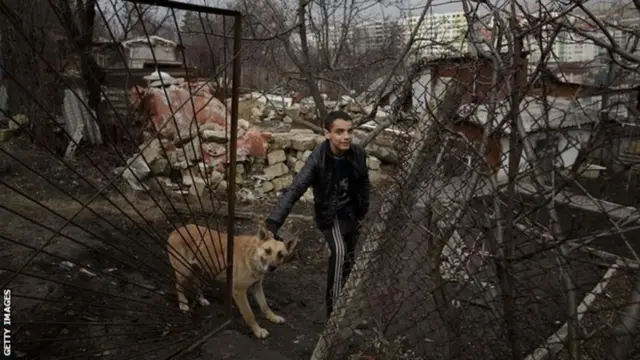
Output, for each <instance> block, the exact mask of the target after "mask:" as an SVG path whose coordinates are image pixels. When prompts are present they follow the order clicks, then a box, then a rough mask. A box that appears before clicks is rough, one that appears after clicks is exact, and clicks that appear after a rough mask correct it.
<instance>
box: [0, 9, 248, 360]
mask: <svg viewBox="0 0 640 360" xmlns="http://www.w3.org/2000/svg"><path fill="white" fill-rule="evenodd" d="M143 3H144V2H124V1H122V2H120V1H111V2H109V1H107V2H92V1H89V2H86V3H85V2H77V3H73V2H69V1H59V2H47V1H35V2H30V3H28V4H27V3H24V2H20V1H3V2H2V4H0V24H1V25H0V34H1V35H0V36H1V44H2V56H3V66H2V74H1V75H2V78H1V83H0V86H1V87H2V88H3V90H4V91H5V95H6V96H5V99H4V100H6V103H5V104H4V106H3V107H2V109H1V110H2V113H1V114H0V131H1V132H2V141H3V144H2V146H1V147H0V152H1V155H0V161H1V163H2V166H1V170H2V174H1V175H0V184H1V185H2V187H3V190H2V191H1V192H0V193H1V194H2V195H0V197H1V198H2V200H0V213H1V215H0V219H1V220H0V222H1V225H0V227H1V228H2V233H1V234H0V243H1V245H0V246H1V247H2V256H1V258H2V260H1V261H0V284H1V288H2V289H3V295H4V304H5V308H4V310H5V315H4V322H3V330H4V342H3V344H4V347H3V350H4V351H3V353H4V355H8V356H10V357H11V356H13V358H27V359H36V358H42V357H43V356H44V357H46V358H55V359H71V358H89V357H94V356H98V357H101V358H105V359H111V358H113V359H116V358H117V359H122V358H123V357H129V358H135V359H165V358H173V357H176V356H181V355H184V353H185V351H188V350H189V349H191V348H193V346H194V344H196V343H197V342H198V341H199V339H201V338H203V337H205V336H209V335H211V334H212V332H214V331H216V330H218V329H219V328H221V327H223V326H224V325H226V324H228V323H229V316H230V309H231V308H230V306H231V300H230V298H229V296H226V295H225V294H227V288H226V287H225V285H224V283H219V285H218V289H217V290H218V291H217V292H216V293H214V294H213V296H209V298H210V299H212V305H211V306H210V307H208V308H207V310H202V308H201V307H198V306H195V311H194V312H192V313H191V314H189V313H184V312H182V311H180V310H179V301H178V299H177V297H176V295H175V290H174V289H175V281H176V276H178V275H179V274H177V273H176V271H174V268H173V267H172V266H171V263H170V262H169V258H168V252H169V251H170V250H171V249H170V248H171V246H168V245H167V238H168V234H169V233H170V232H172V231H175V230H176V229H179V228H181V227H183V226H185V224H189V223H194V222H196V223H199V224H201V225H204V226H206V227H208V228H209V229H210V230H209V231H210V232H211V233H218V234H223V235H222V236H224V233H227V232H229V229H231V233H233V229H234V220H233V216H232V217H230V218H225V217H224V216H222V215H219V214H223V215H224V214H226V213H227V211H229V210H230V211H231V213H233V212H234V210H233V209H234V205H233V204H234V202H235V195H234V196H232V197H228V196H227V195H228V193H232V194H234V189H235V182H234V181H233V180H231V181H229V182H227V180H228V179H229V178H230V179H233V176H234V175H235V163H236V162H235V156H237V151H236V148H237V145H236V138H237V101H238V94H237V85H238V84H237V76H238V74H237V73H238V72H239V71H240V68H239V66H238V64H239V61H238V60H237V58H238V51H239V36H236V39H235V41H234V34H235V35H239V34H238V32H237V31H236V32H235V33H234V21H235V23H236V24H237V25H238V24H239V18H240V13H234V12H231V11H222V10H219V9H218V10H217V9H213V8H210V7H205V6H194V5H189V4H186V5H184V4H179V3H172V2H166V6H154V5H146V4H143ZM185 19H187V20H186V21H185ZM183 30H184V32H183ZM193 43H197V44H199V47H198V48H199V49H206V54H207V55H206V56H203V57H198V58H197V59H196V60H197V61H198V62H197V63H195V61H194V60H190V59H192V58H193V56H191V55H187V54H186V50H185V49H186V46H185V44H193ZM232 80H236V81H235V82H236V83H235V84H234V87H233V89H236V91H235V93H232V86H231V84H232V82H233V81H232ZM232 95H233V96H232ZM234 97H235V98H234ZM7 98H8V99H7ZM227 99H228V102H229V104H228V106H227V104H226V102H227ZM232 112H235V115H234V116H232ZM205 130H208V131H209V134H208V135H209V136H205ZM211 132H214V133H215V134H214V135H215V140H213V139H212V137H213V136H212V135H211V134H210V133H211ZM34 144H35V145H36V146H37V148H36V149H34V147H33V145H34ZM212 214H213V215H212ZM211 233H210V234H211ZM187 234H188V235H189V236H188V237H189V238H188V239H187V238H186V237H185V238H184V241H185V242H186V243H187V244H188V247H189V248H192V251H196V246H199V245H196V244H197V242H196V239H198V237H199V236H202V235H203V234H196V233H181V235H183V236H185V235H187ZM207 250H209V249H207ZM226 250H227V246H223V248H220V249H214V250H213V251H214V252H218V251H219V252H221V253H223V254H225V256H224V257H223V258H226ZM230 250H231V251H232V247H230ZM207 255H208V256H213V254H204V256H207ZM176 259H177V260H176V261H182V262H184V261H186V260H185V259H180V258H179V257H178V256H177V257H176ZM216 259H217V257H216ZM226 268H227V267H226V263H222V264H217V265H216V266H215V268H214V269H203V270H205V271H203V272H201V273H196V274H195V275H194V276H195V277H196V278H199V279H200V280H204V281H201V282H200V284H202V285H200V286H203V285H204V291H205V294H206V295H209V294H210V293H211V290H212V289H211V287H210V286H207V285H210V284H215V283H214V282H213V278H214V277H215V276H216V275H220V273H222V272H226V271H227V270H226ZM206 270H210V271H206ZM214 290H215V288H214ZM197 291H201V289H194V294H195V293H197ZM187 296H188V297H189V296H190V297H189V299H190V300H189V304H188V305H191V307H192V308H193V307H194V303H195V301H196V300H195V297H194V295H192V294H190V293H189V292H187ZM214 300H215V301H214ZM45 354H46V355H45Z"/></svg>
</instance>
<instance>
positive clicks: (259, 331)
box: [253, 326, 269, 339]
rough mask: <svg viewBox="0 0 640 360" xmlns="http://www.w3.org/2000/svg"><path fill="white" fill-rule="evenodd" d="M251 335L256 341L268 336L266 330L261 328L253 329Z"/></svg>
mask: <svg viewBox="0 0 640 360" xmlns="http://www.w3.org/2000/svg"><path fill="white" fill-rule="evenodd" d="M253 334H254V335H255V336H256V337H257V338H258V339H264V338H266V337H267V336H269V332H268V331H267V329H263V328H261V327H259V326H258V327H256V328H255V329H253Z"/></svg>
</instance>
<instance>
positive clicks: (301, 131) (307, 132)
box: [289, 129, 315, 135]
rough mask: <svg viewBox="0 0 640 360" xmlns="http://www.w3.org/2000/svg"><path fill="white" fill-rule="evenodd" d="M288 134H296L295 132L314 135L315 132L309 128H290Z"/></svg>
mask: <svg viewBox="0 0 640 360" xmlns="http://www.w3.org/2000/svg"><path fill="white" fill-rule="evenodd" d="M289 134H291V135H297V134H308V135H315V133H314V132H313V130H311V129H291V131H289Z"/></svg>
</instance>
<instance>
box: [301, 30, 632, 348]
mask: <svg viewBox="0 0 640 360" xmlns="http://www.w3.org/2000/svg"><path fill="white" fill-rule="evenodd" d="M505 21H506V20H505ZM514 34H516V35H514V37H515V39H516V40H513V42H512V43H511V46H510V47H509V48H510V50H509V51H507V52H503V53H501V52H500V51H498V50H496V49H497V48H496V47H491V46H490V45H491V43H490V42H486V43H485V44H482V46H480V45H478V46H477V48H476V52H475V54H472V55H452V56H449V57H443V58H436V59H434V58H430V59H427V60H424V61H423V62H421V63H420V62H419V63H416V65H414V67H418V68H420V71H418V72H417V73H418V74H419V76H415V75H414V76H411V75H409V76H407V77H406V78H405V79H401V82H400V83H397V84H395V88H396V89H402V88H412V89H413V92H412V95H411V96H413V99H412V100H413V103H414V104H415V103H427V106H425V108H426V109H425V110H424V111H423V113H422V114H419V113H417V112H416V107H413V111H402V110H401V106H399V105H398V104H401V103H403V102H404V101H406V99H405V100H403V99H402V96H399V99H398V100H397V102H396V105H398V106H395V107H393V109H394V112H393V115H392V116H394V119H393V124H394V126H395V130H397V131H398V132H399V133H401V135H399V136H398V137H397V138H396V142H395V150H396V151H397V154H398V158H399V161H398V163H399V164H401V165H399V166H398V168H396V169H395V171H394V174H393V176H392V179H390V182H389V184H388V187H386V191H385V192H384V194H383V195H382V196H381V199H380V206H379V208H378V211H377V212H375V213H374V214H370V216H369V218H368V220H367V222H366V225H365V226H363V229H364V230H363V231H364V234H363V235H362V246H361V250H360V252H359V254H358V257H357V260H356V265H355V268H354V270H353V273H352V274H351V275H350V277H349V279H348V280H347V282H346V285H345V287H344V289H343V292H342V294H341V296H340V299H339V300H338V305H337V308H336V309H335V310H334V313H333V314H332V316H331V319H330V320H329V323H328V325H327V327H326V329H325V330H324V332H323V333H322V335H321V338H320V341H319V342H318V344H317V346H316V348H315V351H314V353H313V356H312V358H313V359H315V360H317V359H341V358H346V357H347V356H350V357H349V358H351V359H365V358H375V359H528V360H529V359H530V360H533V359H538V360H541V359H548V358H554V359H555V358H557V359H604V358H618V359H631V358H636V357H637V356H639V355H638V349H637V346H636V345H634V344H637V343H638V341H637V340H638V337H637V332H636V330H635V329H636V323H637V319H638V295H639V293H638V289H637V282H638V280H637V279H638V275H637V270H636V269H637V266H638V258H637V249H638V247H637V245H636V244H635V241H633V240H632V239H633V237H634V235H631V234H634V231H637V219H638V217H637V216H638V215H637V209H636V208H635V206H636V202H635V201H636V198H635V197H634V195H633V194H634V193H635V192H634V190H633V188H635V187H636V186H635V185H634V184H635V181H634V180H631V179H632V177H633V175H632V174H630V173H629V174H628V176H629V178H628V181H626V187H627V189H626V191H625V190H623V189H622V188H623V187H625V180H624V179H622V180H621V179H620V172H619V169H621V168H622V169H624V168H625V166H620V165H621V162H620V161H616V162H613V163H610V164H611V165H608V164H609V163H608V164H603V163H602V158H601V154H602V153H607V154H611V151H612V149H614V150H613V151H616V150H615V149H616V147H617V146H619V142H618V141H617V140H615V137H613V136H612V135H611V134H612V133H611V131H614V130H613V129H616V128H617V129H620V125H619V123H617V122H616V121H612V119H608V117H610V116H611V117H613V116H616V115H614V114H613V113H614V112H613V111H612V110H611V108H609V107H607V106H606V104H605V106H602V107H594V106H592V105H590V104H585V103H584V102H581V100H585V99H584V98H585V97H588V96H598V95H599V96H602V94H603V93H623V94H626V95H627V96H626V97H625V102H624V103H625V106H627V107H635V106H636V104H635V96H636V93H635V91H636V90H635V89H634V88H632V87H627V88H612V87H610V88H608V87H604V86H598V87H596V86H593V87H589V85H583V86H582V87H581V88H580V89H578V88H579V87H576V86H575V85H576V84H571V83H568V82H566V81H561V80H559V79H558V78H557V77H555V76H554V75H552V74H550V72H549V64H548V63H547V59H545V57H544V56H543V57H542V59H543V60H541V62H539V63H536V62H531V61H530V60H529V59H530V57H529V58H528V57H527V55H528V54H526V53H525V52H524V51H523V44H522V40H521V39H520V40H518V38H517V34H518V32H517V31H514ZM485 45H486V46H485ZM414 70H415V69H414ZM414 73H415V71H414ZM425 75H426V76H425ZM416 89H423V92H416ZM580 91H583V93H582V94H581V93H580ZM584 92H590V94H585V93H584ZM410 93H411V92H410ZM628 95H631V97H629V96H628ZM405 96H406V95H405ZM629 99H631V100H629ZM425 100H426V101H425ZM605 101H606V100H605ZM599 105H601V104H599ZM627 119H628V118H627ZM618 121H619V120H618ZM629 138H631V139H633V138H635V136H633V135H631V136H629V137H628V138H627V139H629ZM600 164H602V165H606V168H607V174H606V175H604V174H600V172H601V171H602V170H603V169H605V167H603V166H602V165H600ZM624 174H627V173H626V172H624ZM623 176H625V175H623ZM603 178H604V179H606V180H603ZM606 182H612V183H614V182H615V184H616V185H613V186H610V187H608V188H607V189H598V190H596V191H594V190H595V188H594V185H595V184H597V183H600V184H604V183H606ZM625 194H626V195H625ZM605 199H606V200H608V201H605ZM613 199H615V200H613ZM611 201H615V203H613V202H611Z"/></svg>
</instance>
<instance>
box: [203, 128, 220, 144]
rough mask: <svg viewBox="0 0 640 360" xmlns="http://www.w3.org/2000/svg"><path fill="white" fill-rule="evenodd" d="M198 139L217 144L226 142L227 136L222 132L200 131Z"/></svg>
mask: <svg viewBox="0 0 640 360" xmlns="http://www.w3.org/2000/svg"><path fill="white" fill-rule="evenodd" d="M200 137H201V138H202V140H203V141H213V142H215V143H218V144H225V143H226V142H227V135H226V134H225V132H224V130H202V131H200Z"/></svg>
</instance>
